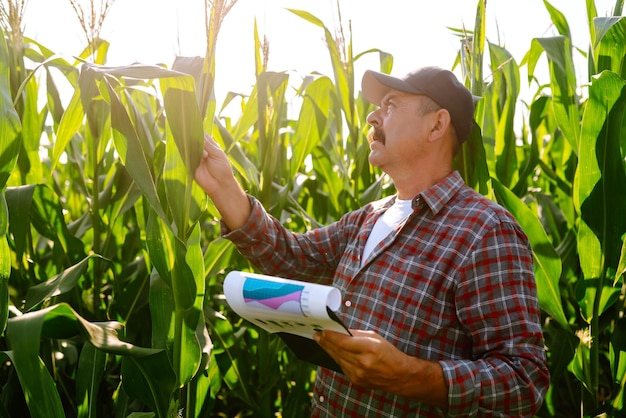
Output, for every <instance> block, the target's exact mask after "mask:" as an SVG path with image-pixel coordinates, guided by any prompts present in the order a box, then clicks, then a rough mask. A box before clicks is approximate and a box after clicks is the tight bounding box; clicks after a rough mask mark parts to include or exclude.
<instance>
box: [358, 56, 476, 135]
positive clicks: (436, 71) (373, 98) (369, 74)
mask: <svg viewBox="0 0 626 418" xmlns="http://www.w3.org/2000/svg"><path fill="white" fill-rule="evenodd" d="M392 89H393V90H399V91H403V92H406V93H411V94H423V95H425V96H428V97H430V98H431V99H432V100H434V101H435V102H436V103H437V104H439V106H441V107H442V108H444V109H446V110H447V111H448V112H449V113H450V118H451V120H452V124H453V125H454V129H455V130H456V133H457V135H458V138H459V141H461V142H465V140H467V138H468V137H469V134H470V132H472V126H473V120H474V98H473V96H472V93H471V92H470V91H469V90H468V89H467V88H466V87H465V86H464V85H463V84H461V82H460V81H459V80H458V79H457V78H456V76H455V75H454V74H453V73H452V72H451V71H448V70H444V69H443V68H439V67H423V68H419V69H417V70H415V71H411V72H410V73H408V74H406V75H405V76H403V77H400V78H396V77H392V76H390V75H388V74H384V73H379V72H376V71H371V70H367V71H366V72H365V74H364V75H363V80H362V81H361V91H362V92H363V97H365V99H366V100H367V101H368V102H370V103H372V104H375V105H377V106H380V102H381V100H382V98H383V97H384V96H385V95H386V94H387V93H388V92H389V90H392Z"/></svg>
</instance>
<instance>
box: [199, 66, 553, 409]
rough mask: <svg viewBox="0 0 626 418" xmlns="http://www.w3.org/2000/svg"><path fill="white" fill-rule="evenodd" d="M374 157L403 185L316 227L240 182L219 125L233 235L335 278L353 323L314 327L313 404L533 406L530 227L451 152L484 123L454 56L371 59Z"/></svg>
mask: <svg viewBox="0 0 626 418" xmlns="http://www.w3.org/2000/svg"><path fill="white" fill-rule="evenodd" d="M362 91H363V95H364V97H365V98H366V99H367V100H368V101H370V102H371V103H373V104H375V105H378V106H379V108H378V109H377V110H375V111H374V112H372V113H371V114H370V115H369V116H368V119H367V121H368V123H369V124H370V125H371V127H372V129H371V131H370V133H369V135H368V140H369V144H370V149H371V152H370V156H369V161H370V163H371V164H372V165H373V166H376V167H379V168H381V169H382V170H383V171H384V172H385V173H386V174H387V175H389V176H390V177H391V178H392V179H393V181H394V185H395V187H396V191H397V195H396V196H393V197H391V198H387V199H383V200H381V201H378V202H374V203H371V204H368V205H366V206H364V207H363V208H361V209H359V210H357V211H355V212H351V213H348V214H346V215H345V216H343V217H342V218H341V219H340V220H339V221H338V222H336V223H334V224H332V225H329V226H327V227H324V228H320V229H317V230H313V231H310V232H308V233H304V234H295V233H291V232H289V231H287V230H286V229H285V228H284V227H283V226H282V225H281V224H280V223H279V222H278V221H277V220H276V219H274V218H272V217H271V216H269V215H268V214H267V213H266V212H265V211H264V209H263V208H262V207H261V205H260V204H259V202H258V201H257V200H256V199H254V198H253V197H251V196H248V195H247V194H246V193H245V192H244V191H243V189H242V188H241V187H240V185H239V184H238V183H237V181H236V180H235V178H234V177H233V174H232V169H231V167H230V165H229V163H228V160H227V158H226V156H225V154H224V153H223V152H222V151H221V149H220V148H219V146H218V145H217V144H216V143H215V142H214V141H212V140H211V139H210V138H208V139H207V141H206V143H205V152H204V158H203V161H202V162H201V164H200V166H199V167H198V169H197V171H196V181H197V182H198V184H200V186H201V187H202V188H203V189H204V190H205V191H206V192H207V194H208V195H209V197H210V198H211V199H212V200H213V202H214V204H215V206H216V207H217V209H218V210H219V212H220V213H221V215H222V217H223V219H222V221H223V223H224V226H225V228H224V234H225V237H226V238H228V239H230V240H232V241H233V242H234V243H235V244H236V246H237V248H238V250H239V251H240V252H241V253H242V254H243V255H244V256H246V257H247V258H248V259H249V260H250V261H251V262H252V263H253V264H254V265H255V266H256V267H257V268H258V269H259V270H261V271H262V272H263V273H265V274H273V275H281V276H285V277H290V278H295V279H300V280H310V281H322V282H325V283H327V284H330V283H332V284H333V285H334V286H336V287H338V288H339V289H340V290H341V292H342V294H343V298H344V300H345V306H344V307H343V309H342V312H341V315H342V317H343V320H344V322H345V323H346V325H347V326H348V327H349V328H350V329H352V330H354V331H353V332H352V333H353V336H344V335H340V334H338V333H333V332H322V333H320V334H318V335H317V336H316V341H317V342H318V343H319V344H320V345H321V347H322V348H324V349H325V350H326V351H327V352H328V353H329V354H330V355H331V356H332V357H333V358H334V359H335V360H336V361H337V363H338V364H339V365H340V366H341V368H342V370H343V372H344V373H343V374H341V373H335V372H333V371H330V370H327V369H325V368H319V369H318V373H317V378H316V383H315V390H314V392H315V393H314V399H313V405H312V410H313V416H325V417H333V418H335V417H341V416H371V417H382V416H420V417H438V416H459V417H467V416H516V417H519V416H532V415H533V413H534V412H535V411H536V410H537V409H539V407H540V406H541V403H542V400H543V396H544V394H545V391H546V390H547V387H548V382H549V377H548V371H547V369H546V366H545V353H544V347H543V340H542V330H541V325H540V312H539V306H538V302H537V297H536V288H535V282H534V275H533V265H532V260H533V259H532V253H531V250H530V248H529V244H528V240H527V238H526V236H525V235H524V233H523V232H522V230H521V229H520V227H519V225H518V224H517V223H516V222H515V220H514V219H513V218H512V216H511V215H510V214H509V213H508V212H506V211H505V210H504V209H503V208H502V207H500V206H499V205H497V204H495V203H494V202H492V201H490V200H489V199H487V198H485V197H483V196H481V195H480V194H478V193H476V192H475V191H473V190H472V189H471V188H469V187H467V186H466V185H465V184H464V183H463V181H462V179H461V177H460V175H459V174H458V172H456V171H454V170H453V168H452V161H453V157H454V155H455V153H456V152H457V150H458V149H459V147H460V145H461V144H462V142H463V141H465V140H466V139H467V137H468V136H469V133H470V131H471V128H472V121H473V112H474V106H473V99H472V95H471V94H470V92H469V91H468V90H467V89H466V88H465V87H464V86H463V85H462V84H461V83H459V81H458V80H457V79H456V77H455V76H454V75H453V74H452V73H451V72H450V71H447V70H443V69H440V68H436V67H425V68H421V69H418V70H417V71H414V72H411V73H409V74H407V75H406V76H404V77H402V78H394V77H391V76H388V75H385V74H381V73H377V72H372V71H367V72H366V73H365V75H364V77H363V81H362Z"/></svg>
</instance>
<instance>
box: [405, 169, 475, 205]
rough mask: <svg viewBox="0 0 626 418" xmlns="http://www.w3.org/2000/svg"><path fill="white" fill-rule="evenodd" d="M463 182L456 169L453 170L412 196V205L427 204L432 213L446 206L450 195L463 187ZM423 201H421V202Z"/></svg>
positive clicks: (450, 197)
mask: <svg viewBox="0 0 626 418" xmlns="http://www.w3.org/2000/svg"><path fill="white" fill-rule="evenodd" d="M464 184H465V182H464V181H463V178H462V177H461V174H459V172H458V171H453V172H452V173H450V174H448V175H447V176H446V177H445V178H443V179H442V180H440V181H439V182H438V183H436V184H434V185H432V186H431V187H429V188H428V189H426V190H424V191H423V192H421V193H420V194H418V195H417V196H415V198H414V205H422V206H421V207H423V206H424V205H425V206H427V207H428V208H429V209H430V211H431V212H432V213H433V214H437V213H438V212H439V211H440V210H441V209H442V208H444V207H446V205H447V204H448V202H449V201H450V199H452V196H454V195H455V194H456V193H457V192H458V191H459V190H460V189H461V187H463V185H464ZM422 202H423V203H422Z"/></svg>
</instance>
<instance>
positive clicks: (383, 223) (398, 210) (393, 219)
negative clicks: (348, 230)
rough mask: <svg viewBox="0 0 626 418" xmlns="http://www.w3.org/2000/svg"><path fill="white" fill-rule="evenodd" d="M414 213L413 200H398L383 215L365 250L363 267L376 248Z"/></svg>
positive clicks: (362, 258)
mask: <svg viewBox="0 0 626 418" xmlns="http://www.w3.org/2000/svg"><path fill="white" fill-rule="evenodd" d="M412 212H413V200H412V199H411V200H400V199H398V198H396V201H395V202H394V204H393V205H392V206H391V207H390V208H389V209H387V210H386V211H385V213H383V214H382V215H381V216H380V217H379V218H378V220H377V221H376V224H375V225H374V228H372V232H371V233H370V236H369V238H368V239H367V242H366V243H365V248H364V249H363V256H362V257H361V265H363V263H365V261H366V260H367V258H368V257H369V256H370V254H371V253H372V251H373V250H374V248H376V246H377V245H378V244H379V243H380V242H381V241H382V240H383V239H385V237H386V236H387V235H389V234H390V233H391V232H392V231H394V230H395V229H396V227H397V226H398V225H400V224H401V223H402V222H403V221H404V220H405V219H406V218H407V217H408V216H409V215H410V214H411V213H412Z"/></svg>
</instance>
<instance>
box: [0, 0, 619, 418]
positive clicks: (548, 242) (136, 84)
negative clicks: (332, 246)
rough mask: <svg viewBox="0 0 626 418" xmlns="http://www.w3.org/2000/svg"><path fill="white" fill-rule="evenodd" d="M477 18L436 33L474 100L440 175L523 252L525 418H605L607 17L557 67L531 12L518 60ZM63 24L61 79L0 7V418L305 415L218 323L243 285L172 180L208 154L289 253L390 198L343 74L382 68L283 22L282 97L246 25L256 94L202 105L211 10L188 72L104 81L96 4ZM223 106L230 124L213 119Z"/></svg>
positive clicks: (362, 112) (286, 381)
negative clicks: (307, 60)
mask: <svg viewBox="0 0 626 418" xmlns="http://www.w3.org/2000/svg"><path fill="white" fill-rule="evenodd" d="M486 3H487V2H486V0H479V1H478V2H477V8H476V20H475V26H474V28H473V30H471V31H470V30H467V29H452V31H453V33H454V34H456V35H458V37H459V39H460V40H461V41H462V42H460V43H459V45H460V50H459V53H458V55H457V56H456V57H451V64H452V65H451V67H456V68H458V69H462V74H463V76H464V77H465V79H464V82H465V83H466V85H467V86H468V87H469V88H470V89H471V90H472V92H473V93H474V94H475V95H476V96H479V97H480V101H479V102H478V105H477V109H476V115H475V116H476V118H475V119H476V124H475V126H474V131H473V132H472V135H471V138H470V140H469V141H468V142H467V143H466V144H464V146H463V149H462V151H461V154H460V156H459V157H458V159H457V161H456V162H455V163H456V167H457V169H458V170H459V171H460V172H461V173H462V175H463V177H464V178H465V180H466V182H467V183H468V184H469V185H471V186H472V187H474V188H475V189H476V190H478V191H479V192H481V193H482V194H484V195H487V196H489V197H490V198H492V199H494V200H496V201H497V202H499V203H500V204H502V205H503V206H505V207H506V208H507V209H508V210H509V211H510V212H511V213H512V214H513V215H514V216H515V217H516V218H517V219H518V221H519V222H520V224H521V225H522V227H523V229H524V230H525V232H526V233H527V235H528V236H529V238H530V241H531V244H532V248H533V254H534V260H535V273H536V280H537V287H538V293H539V299H540V304H541V308H542V313H543V320H544V322H543V327H544V335H545V344H546V348H547V353H548V362H549V368H550V373H551V379H552V381H551V387H550V390H549V392H548V394H547V397H546V400H545V402H544V405H543V407H542V409H541V411H540V412H539V414H538V416H541V417H575V416H585V417H588V416H589V417H594V416H615V417H619V416H626V401H625V399H624V397H625V395H626V393H625V387H626V318H624V313H625V312H626V305H625V303H626V302H625V287H624V274H625V273H626V215H625V214H626V197H625V196H626V118H625V115H626V19H625V18H624V17H621V14H622V6H623V2H622V1H620V0H617V1H616V5H615V9H614V11H613V16H611V17H598V13H597V10H596V7H595V3H594V1H593V0H586V2H585V6H586V11H587V16H588V29H589V33H590V39H591V44H590V45H589V49H588V50H587V51H580V50H579V49H576V48H574V46H573V45H572V40H571V38H572V37H571V33H570V28H569V25H568V23H567V19H566V17H565V16H564V15H563V14H562V13H561V12H560V11H559V10H557V9H556V8H554V7H553V6H551V5H550V3H548V2H547V1H544V5H545V8H546V13H548V14H549V15H550V17H551V19H552V22H553V24H554V26H555V28H556V29H557V30H558V33H559V35H558V36H551V37H538V38H533V39H530V41H531V42H530V44H531V47H530V49H529V50H528V52H527V53H526V55H525V56H524V57H523V59H522V61H521V62H517V61H516V60H515V58H514V57H513V56H512V55H511V53H510V52H509V51H507V49H506V48H504V47H502V46H499V45H497V44H495V43H491V42H489V41H488V40H487V39H486V36H485V25H486V23H485V12H486ZM6 4H8V6H6ZM72 4H73V5H76V6H75V11H76V13H77V15H78V16H79V17H81V16H82V19H83V20H82V23H83V28H84V30H85V39H86V40H87V46H86V47H85V49H84V51H83V52H82V53H81V54H80V55H78V56H77V57H76V58H75V60H74V61H72V62H70V61H68V60H66V59H64V58H61V57H59V56H58V55H56V54H55V53H54V51H51V50H49V49H48V48H46V46H45V45H44V44H42V43H40V42H37V41H35V40H33V39H30V38H28V37H26V36H25V35H24V33H23V32H22V25H21V22H20V15H21V13H23V8H24V7H25V5H24V2H23V1H17V0H15V1H11V0H10V1H8V3H6V2H5V3H2V9H1V14H0V17H1V21H2V26H0V31H1V35H2V36H0V231H1V233H2V234H1V235H0V331H1V333H0V358H1V359H2V364H1V366H0V385H1V386H0V399H1V402H0V417H28V416H31V417H34V418H40V417H41V418H43V417H45V418H50V417H96V416H101V417H133V418H140V417H178V416H181V417H214V416H223V417H231V416H254V417H275V416H285V417H300V416H306V415H307V413H308V410H309V409H308V408H309V402H310V396H311V394H310V393H311V389H312V382H313V379H314V376H315V369H314V368H313V367H312V366H311V365H308V364H306V363H303V362H301V361H299V360H297V359H296V358H295V357H294V356H293V354H292V353H291V352H290V351H288V350H287V349H286V348H285V346H284V345H283V343H282V342H281V340H280V339H279V338H276V337H275V336H273V335H269V334H267V333H265V332H264V331H261V330H259V329H257V328H255V327H254V326H252V325H251V324H249V323H246V322H244V321H242V320H241V319H240V318H238V317H237V315H235V314H233V313H232V312H231V311H230V310H229V308H228V306H227V304H226V303H225V301H224V298H223V295H222V285H221V283H222V280H223V278H224V276H225V274H226V273H227V272H228V271H230V270H251V269H252V266H250V265H249V263H248V262H247V261H246V260H245V259H244V258H243V257H241V255H239V254H238V253H237V252H236V251H235V250H234V247H233V246H232V245H231V244H230V243H229V242H227V241H225V240H224V239H222V238H221V237H220V224H219V215H218V213H217V212H216V210H215V208H214V207H213V206H212V204H211V202H210V201H208V200H207V199H206V197H205V195H204V193H203V192H202V191H201V190H200V189H199V187H198V186H197V185H196V184H195V183H194V181H193V172H194V170H195V167H196V166H197V164H198V161H199V158H200V156H201V155H202V142H203V135H204V132H210V133H211V134H212V135H213V137H214V138H215V139H216V140H217V141H218V142H219V143H220V145H221V146H222V147H223V149H225V150H226V152H227V154H228V155H229V158H230V159H231V162H232V164H233V167H234V169H235V172H236V175H237V177H238V179H239V180H240V181H241V183H242V184H243V185H244V186H245V188H246V190H247V191H249V192H250V193H251V194H252V195H254V196H256V197H258V198H259V200H260V201H261V202H262V203H263V205H264V206H265V207H266V208H267V209H268V211H269V212H270V213H271V214H272V215H274V216H275V217H276V218H278V219H280V220H281V221H282V222H283V223H284V224H285V225H287V226H288V227H289V228H290V229H292V230H294V231H305V230H308V229H310V228H314V227H317V226H320V225H324V224H327V223H329V222H332V221H334V220H337V219H338V218H339V217H340V216H341V215H342V214H344V213H345V212H347V211H350V210H353V209H356V208H358V207H360V206H361V205H363V204H364V203H366V202H369V201H372V200H374V199H378V198H381V197H383V196H387V195H390V194H393V193H394V189H393V184H391V183H390V181H389V179H388V178H387V177H385V176H383V175H381V173H379V172H377V171H376V170H375V169H373V168H372V167H370V166H369V164H368V154H369V147H368V145H367V141H366V140H365V135H366V132H367V130H368V125H367V123H366V121H365V119H366V116H367V114H368V113H369V112H370V111H372V110H373V107H372V106H371V105H369V104H368V103H367V102H366V101H365V100H364V99H363V97H362V96H361V94H360V93H359V91H358V87H357V86H358V85H359V82H360V80H357V79H355V71H354V64H355V62H357V61H358V59H360V58H361V57H363V56H365V55H376V56H377V58H378V62H380V68H378V69H377V70H379V71H382V72H386V73H390V72H391V71H392V68H393V57H392V56H391V55H390V54H388V53H386V52H384V51H381V50H378V49H370V50H367V51H364V52H362V53H359V54H356V55H355V54H354V52H353V50H352V44H351V41H350V40H349V39H350V38H349V37H348V38H347V39H348V40H347V39H346V38H344V37H343V36H342V33H343V31H336V30H334V29H333V28H328V27H327V25H325V24H324V22H322V21H321V20H320V19H318V18H317V17H315V16H313V15H312V14H310V13H308V12H306V11H302V10H291V12H292V13H293V18H294V19H299V20H300V21H301V22H302V24H303V25H315V26H316V27H317V28H318V29H319V30H320V33H321V34H322V35H323V36H324V38H325V40H326V44H327V48H328V53H329V58H328V59H329V60H330V62H331V64H332V68H333V74H332V75H323V74H311V75H310V76H308V77H306V78H305V79H304V81H303V82H302V84H301V85H300V86H299V87H298V88H297V94H296V98H295V99H289V98H288V97H289V95H290V91H289V90H290V88H289V85H290V84H289V83H290V81H291V80H290V79H289V75H288V74H287V73H283V72H273V71H268V70H267V65H266V63H267V45H266V44H265V43H264V42H262V40H261V37H260V36H259V34H258V31H257V30H256V27H255V36H254V47H255V49H254V51H255V61H254V62H255V63H256V65H255V68H254V70H253V71H254V74H255V76H256V84H255V85H254V87H253V88H252V90H251V92H250V93H249V94H248V95H242V94H232V95H229V96H228V97H227V99H226V101H225V103H222V104H220V105H218V104H217V103H216V99H215V95H214V91H213V89H214V83H215V53H214V51H215V47H216V45H217V43H218V32H219V28H220V25H221V22H222V21H223V19H224V18H226V19H227V13H228V11H229V10H230V7H232V6H233V4H234V2H233V1H231V2H228V1H224V0H215V1H208V0H207V1H205V8H206V34H207V51H206V54H205V56H202V57H178V58H177V59H176V60H175V61H174V62H173V63H172V65H171V66H170V67H166V66H164V65H150V64H132V65H127V66H116V67H111V66H107V65H106V55H107V51H108V47H109V44H108V42H107V41H106V40H104V39H101V38H100V32H99V31H98V25H99V24H101V22H102V20H103V19H105V18H106V14H107V12H108V10H109V8H110V7H111V6H112V4H113V2H112V1H107V2H105V3H101V6H102V9H100V10H99V11H97V10H96V11H94V10H91V11H83V10H82V9H80V8H79V7H78V4H79V3H78V2H75V1H72ZM91 5H92V6H93V5H94V3H93V2H91ZM96 12H97V13H96ZM92 18H93V19H95V20H90V19H92ZM542 58H547V59H546V60H543V59H542ZM580 58H583V59H585V60H586V62H587V67H588V69H589V77H588V79H586V80H578V79H577V78H576V75H575V71H574V61H575V60H576V59H580ZM486 62H488V68H487V64H485V63H486ZM544 62H545V64H544ZM542 65H547V68H542V67H541V66H542ZM523 66H526V68H527V70H528V71H527V73H528V80H521V76H520V68H521V67H523ZM540 70H547V71H546V73H547V74H548V76H547V79H546V80H540V79H538V75H537V74H539V73H540V72H541V71H540ZM485 74H489V77H485ZM485 80H487V81H485ZM61 82H62V83H64V84H69V85H70V86H71V90H72V94H71V100H70V101H69V103H67V104H66V105H64V104H63V101H62V100H61V94H60V83H61ZM521 83H527V84H528V85H529V86H530V88H531V89H532V90H533V95H532V100H531V101H529V102H527V103H526V102H522V101H521V100H520V99H519V96H520V86H521ZM290 100H298V101H299V103H300V105H299V108H298V112H297V114H296V115H294V116H291V115H290V114H289V113H290V112H288V111H287V110H288V109H289V107H290ZM233 103H234V104H236V105H238V106H239V108H240V109H241V112H240V115H239V116H238V117H232V116H231V117H227V116H224V115H222V114H221V109H224V108H225V107H226V106H227V105H228V104H233ZM520 113H522V114H524V115H525V116H524V117H523V123H522V126H521V129H519V128H518V131H516V128H515V123H514V120H515V118H516V115H519V114H520Z"/></svg>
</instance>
